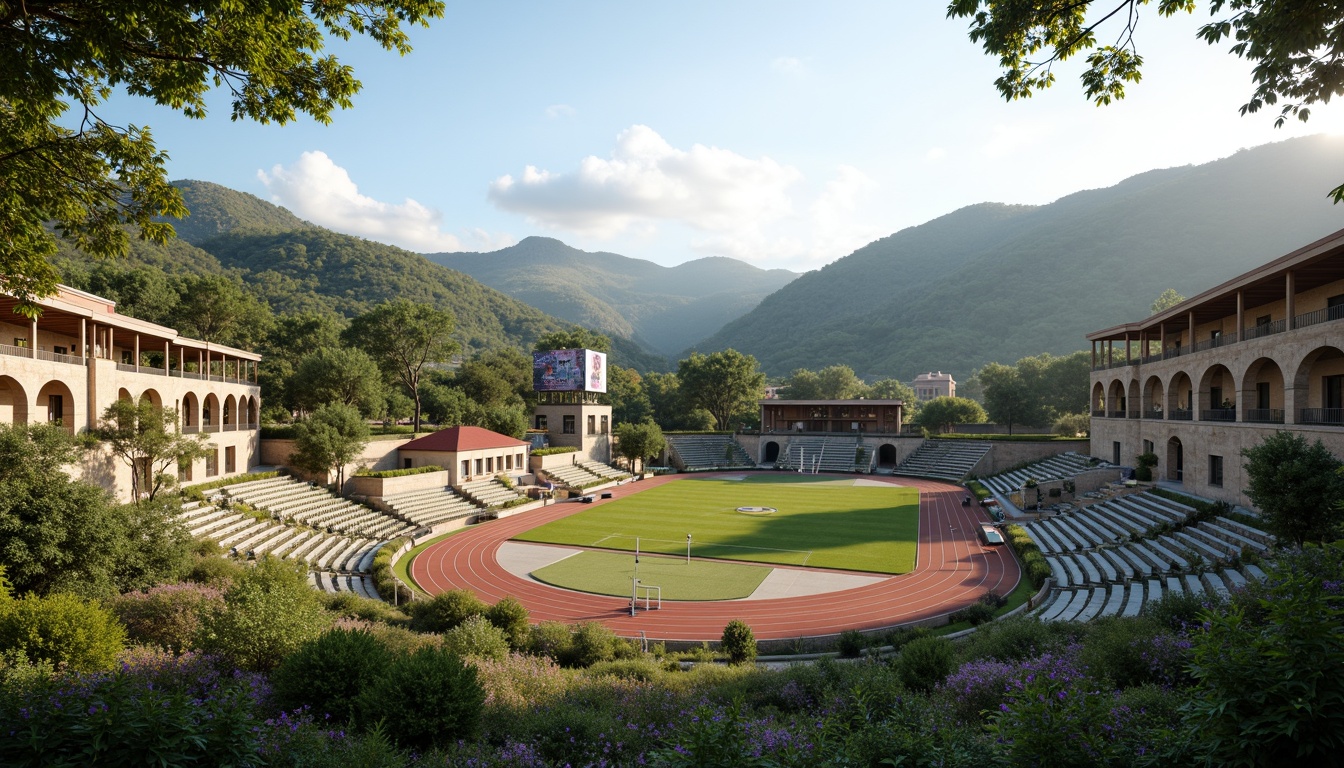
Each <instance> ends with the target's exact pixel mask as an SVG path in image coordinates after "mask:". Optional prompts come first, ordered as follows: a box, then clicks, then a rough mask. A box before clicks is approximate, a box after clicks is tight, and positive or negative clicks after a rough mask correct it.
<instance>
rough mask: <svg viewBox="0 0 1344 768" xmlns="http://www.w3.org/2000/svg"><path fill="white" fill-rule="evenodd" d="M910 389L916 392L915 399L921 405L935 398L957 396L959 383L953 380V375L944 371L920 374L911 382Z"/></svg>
mask: <svg viewBox="0 0 1344 768" xmlns="http://www.w3.org/2000/svg"><path fill="white" fill-rule="evenodd" d="M910 388H911V389H913V390H915V397H916V398H917V399H918V400H919V401H920V402H921V403H923V402H927V401H929V400H932V399H933V398H935V397H956V396H957V382H955V381H953V380H952V374H950V373H943V372H942V371H934V372H933V373H921V374H919V375H918V376H916V377H915V380H914V381H912V382H910Z"/></svg>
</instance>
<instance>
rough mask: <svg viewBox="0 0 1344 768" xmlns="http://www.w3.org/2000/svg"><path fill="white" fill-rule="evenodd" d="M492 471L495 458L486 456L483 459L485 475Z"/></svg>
mask: <svg viewBox="0 0 1344 768" xmlns="http://www.w3.org/2000/svg"><path fill="white" fill-rule="evenodd" d="M494 471H495V457H493V456H486V457H485V473H486V474H487V475H488V474H492V473H493V472H494Z"/></svg>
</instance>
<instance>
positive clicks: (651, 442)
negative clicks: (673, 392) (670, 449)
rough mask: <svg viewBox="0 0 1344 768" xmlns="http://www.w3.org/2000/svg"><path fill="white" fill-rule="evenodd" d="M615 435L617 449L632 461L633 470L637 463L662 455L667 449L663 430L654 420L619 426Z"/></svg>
mask: <svg viewBox="0 0 1344 768" xmlns="http://www.w3.org/2000/svg"><path fill="white" fill-rule="evenodd" d="M615 435H616V447H617V449H618V450H620V453H621V455H622V456H624V457H625V458H627V459H629V460H630V468H631V469H632V470H633V469H634V468H635V462H636V461H643V460H644V459H645V458H647V457H649V456H655V455H657V454H660V453H662V452H663V448H665V447H667V439H666V438H664V437H663V430H661V429H659V428H658V425H657V424H655V423H653V419H645V420H644V421H641V422H639V423H638V424H630V423H625V424H617V425H616V430H615Z"/></svg>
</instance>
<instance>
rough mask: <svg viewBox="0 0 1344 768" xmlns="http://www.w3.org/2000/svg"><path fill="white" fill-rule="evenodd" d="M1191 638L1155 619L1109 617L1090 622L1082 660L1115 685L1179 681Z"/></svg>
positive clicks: (1090, 672) (1129, 685)
mask: <svg viewBox="0 0 1344 768" xmlns="http://www.w3.org/2000/svg"><path fill="white" fill-rule="evenodd" d="M1189 647H1190V644H1189V642H1188V641H1182V640H1178V639H1177V638H1175V637H1173V636H1171V635H1170V634H1168V633H1167V632H1165V631H1163V628H1162V625H1161V624H1159V623H1158V622H1157V621H1155V620H1153V619H1142V618H1141V619H1121V618H1115V617H1106V618H1102V619H1099V620H1097V621H1093V622H1090V623H1089V625H1088V626H1087V635H1086V642H1085V643H1084V644H1083V646H1082V650H1081V652H1080V654H1079V660H1080V661H1081V662H1082V663H1083V665H1084V666H1085V667H1086V668H1087V671H1088V673H1089V674H1090V675H1091V676H1092V677H1094V678H1096V679H1098V680H1106V681H1109V682H1110V683H1111V684H1112V687H1115V688H1131V687H1134V686H1138V685H1144V684H1146V683H1167V684H1171V683H1173V682H1176V681H1175V679H1174V677H1175V676H1177V675H1180V676H1182V677H1183V675H1181V672H1180V669H1181V668H1182V667H1184V666H1185V663H1186V662H1187V661H1188V659H1187V658H1185V657H1186V656H1187V655H1188V654H1187V653H1184V652H1183V651H1182V648H1184V649H1188V648H1189Z"/></svg>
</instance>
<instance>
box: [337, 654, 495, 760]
mask: <svg viewBox="0 0 1344 768" xmlns="http://www.w3.org/2000/svg"><path fill="white" fill-rule="evenodd" d="M484 703H485V692H484V691H483V690H482V689H481V686H480V683H478V682H477V680H476V669H475V668H474V667H471V666H469V665H467V664H465V663H464V662H463V661H462V660H461V659H460V658H458V657H457V656H455V655H453V654H451V653H448V652H447V651H443V650H440V649H437V648H422V649H420V650H418V651H416V652H415V653H413V654H410V655H409V656H404V657H400V658H396V659H394V660H393V662H392V663H391V664H390V665H388V667H387V670H386V672H385V673H384V674H383V675H382V677H380V678H379V679H378V680H376V681H375V682H374V683H373V684H372V685H370V686H369V687H368V688H366V689H365V690H364V692H363V693H361V694H360V695H359V699H358V701H357V712H358V717H359V721H360V723H361V724H362V725H363V726H364V727H365V728H369V727H372V726H374V725H375V724H378V723H381V727H382V730H383V731H384V732H385V733H387V735H388V736H390V737H391V738H392V739H393V740H394V741H396V742H397V744H399V745H401V746H402V747H405V748H408V749H416V750H424V749H428V748H432V747H438V746H443V745H445V744H450V743H452V742H454V741H456V740H458V739H466V738H470V737H471V736H472V735H473V734H474V733H475V731H476V727H477V725H478V723H479V722H480V717H481V707H482V705H483V704H484Z"/></svg>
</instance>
